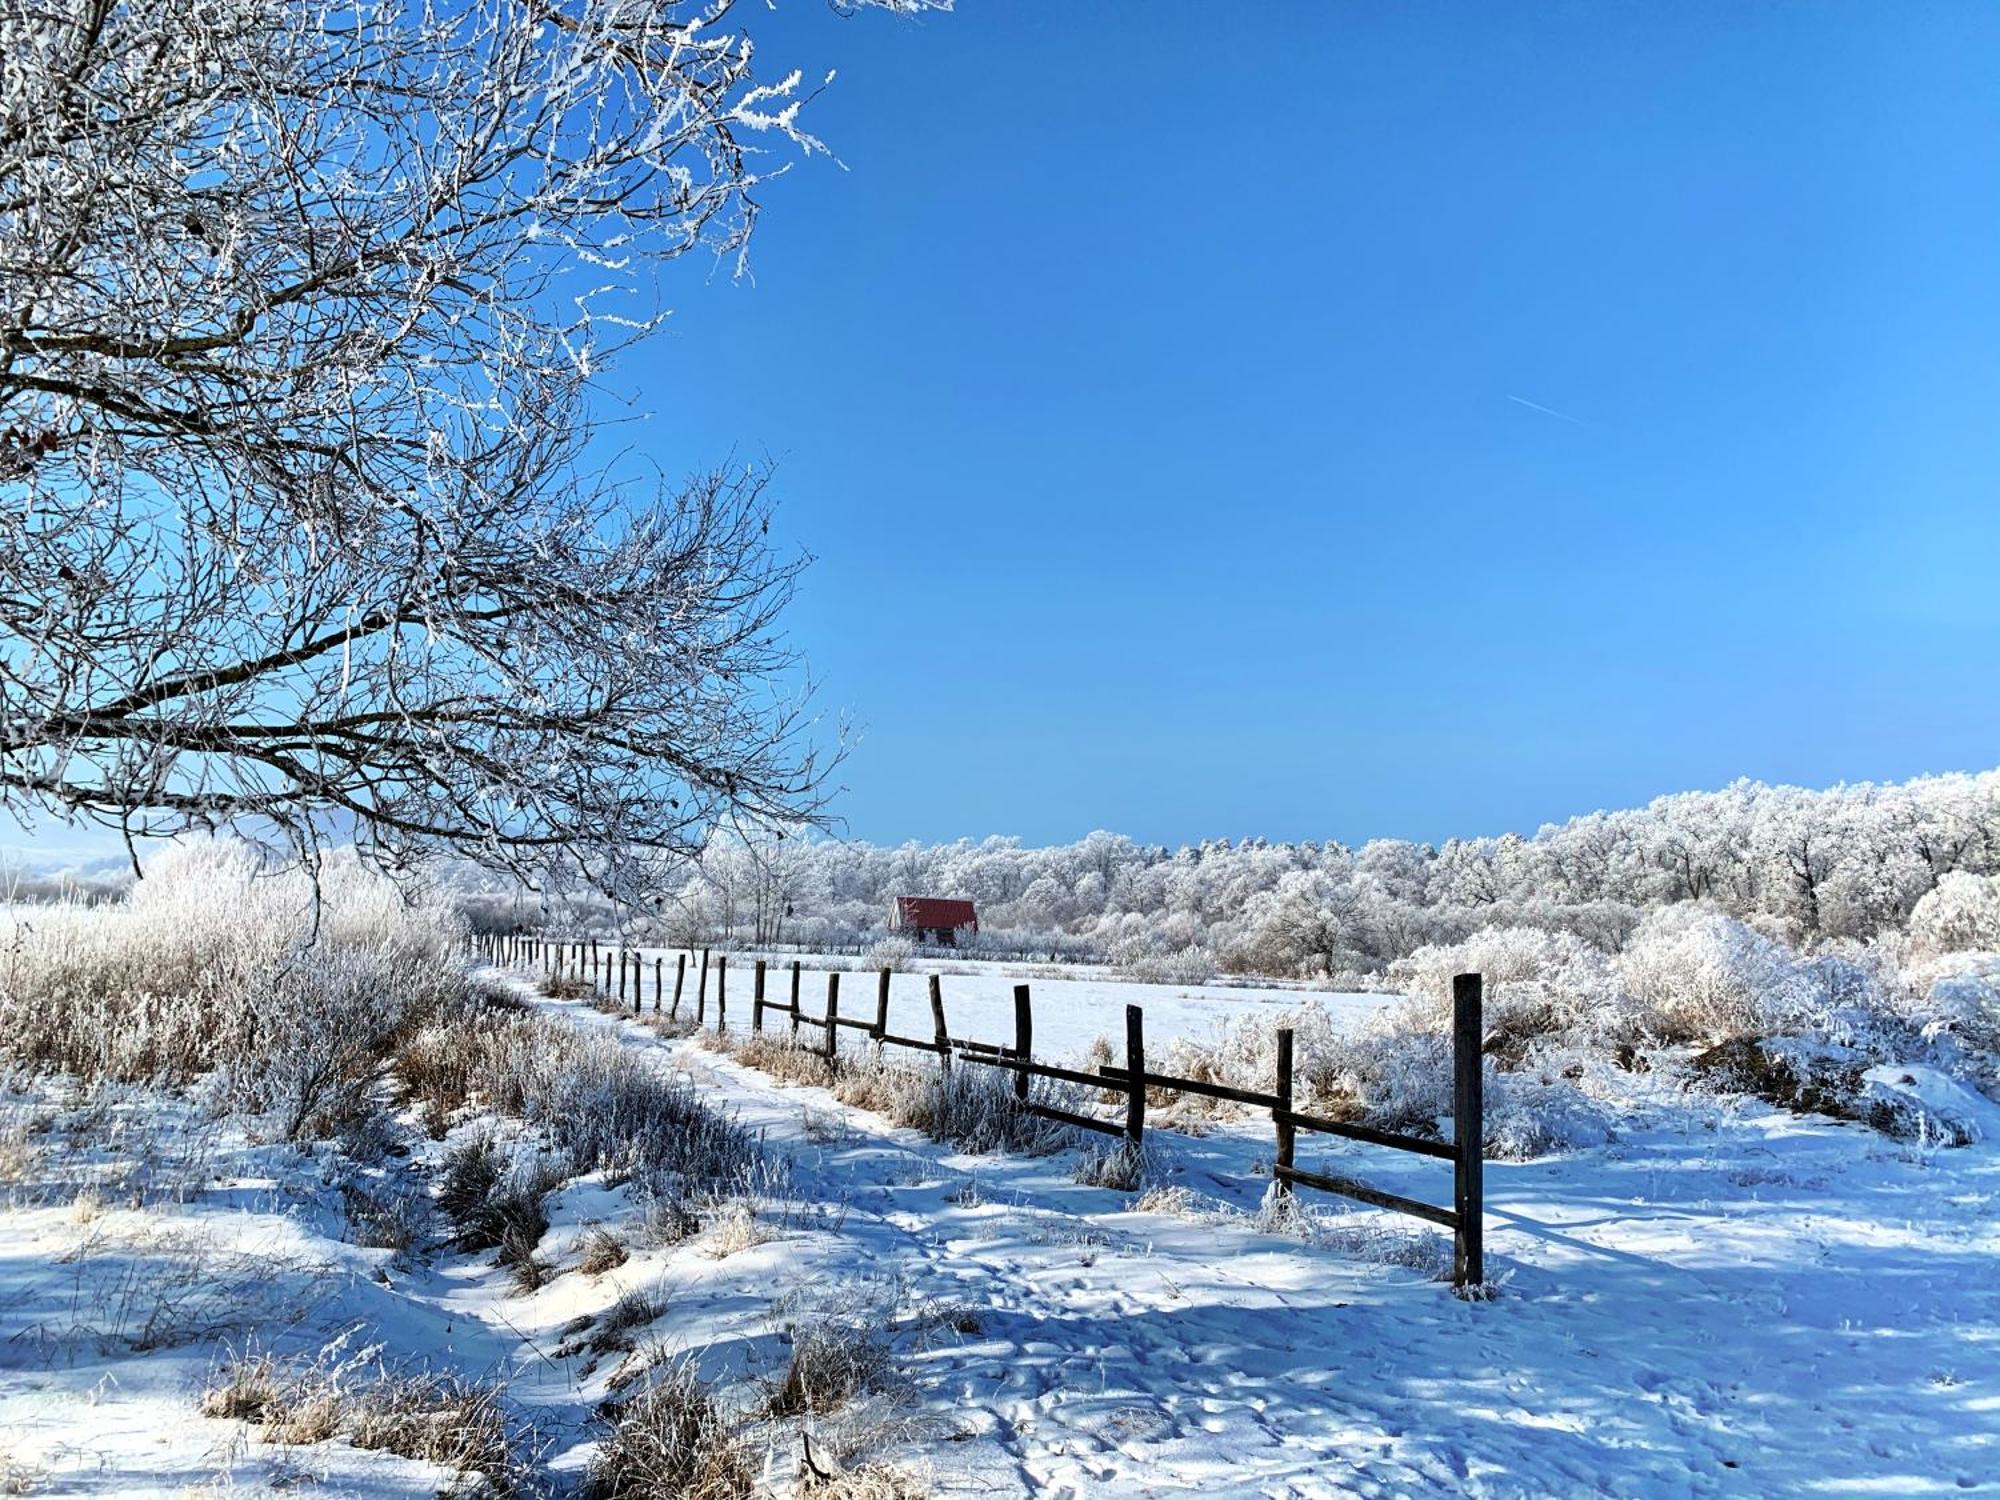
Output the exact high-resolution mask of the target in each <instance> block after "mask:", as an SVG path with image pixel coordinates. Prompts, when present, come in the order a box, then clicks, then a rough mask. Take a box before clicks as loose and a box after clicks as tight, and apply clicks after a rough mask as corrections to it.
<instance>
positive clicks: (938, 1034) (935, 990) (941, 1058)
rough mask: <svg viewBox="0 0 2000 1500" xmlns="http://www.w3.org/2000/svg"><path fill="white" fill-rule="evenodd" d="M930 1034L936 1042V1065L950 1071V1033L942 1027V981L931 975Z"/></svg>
mask: <svg viewBox="0 0 2000 1500" xmlns="http://www.w3.org/2000/svg"><path fill="white" fill-rule="evenodd" d="M930 992H931V1036H932V1037H933V1038H934V1039H935V1040H936V1043H937V1054H938V1066H939V1067H940V1068H942V1069H944V1071H945V1072H947V1073H949V1072H950V1071H951V1033H950V1032H948V1031H946V1030H945V1029H944V983H943V981H941V980H940V979H939V978H938V977H937V975H935V974H933V975H931V982H930Z"/></svg>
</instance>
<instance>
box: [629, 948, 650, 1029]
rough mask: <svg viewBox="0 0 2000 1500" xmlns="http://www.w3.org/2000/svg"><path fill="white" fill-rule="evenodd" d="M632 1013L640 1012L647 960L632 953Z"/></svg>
mask: <svg viewBox="0 0 2000 1500" xmlns="http://www.w3.org/2000/svg"><path fill="white" fill-rule="evenodd" d="M631 968H632V1014H633V1015H635V1016H636V1015H638V1014H639V992H640V991H641V990H643V989H645V987H646V960H645V959H643V958H641V957H640V956H639V955H638V954H636V953H635V954H633V955H632V965H631Z"/></svg>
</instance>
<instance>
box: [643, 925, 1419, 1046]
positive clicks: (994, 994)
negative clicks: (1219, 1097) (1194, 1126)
mask: <svg viewBox="0 0 2000 1500" xmlns="http://www.w3.org/2000/svg"><path fill="white" fill-rule="evenodd" d="M633 951H635V952H637V953H639V954H640V955H641V956H642V958H643V959H644V962H645V971H644V976H643V978H644V987H643V992H642V1001H643V1003H644V1004H645V1005H646V1007H647V1008H648V1009H650V1008H651V1006H652V1004H653V993H654V990H653V986H654V975H655V973H656V972H658V973H659V974H661V975H663V976H664V979H665V983H666V992H667V1003H668V1004H669V1005H671V1004H672V1002H673V993H674V965H675V959H676V956H677V955H679V954H683V953H686V952H687V950H684V949H674V948H640V949H635V950H633ZM719 956H720V955H711V957H710V959H709V966H710V967H709V998H710V1002H711V1004H712V1003H713V1001H714V995H715V984H716V968H715V960H716V958H717V957H719ZM687 957H688V973H687V980H686V984H685V988H684V992H683V995H682V999H681V1007H682V1010H683V1012H684V1013H685V1012H686V1010H687V1008H688V1007H689V1006H691V1005H693V1003H694V999H695V991H696V988H697V986H698V982H699V975H700V971H701V953H700V951H699V950H696V951H694V952H693V953H689V954H687ZM792 958H793V956H792V955H785V956H782V957H772V958H770V959H768V960H767V962H768V963H769V964H770V972H769V975H768V977H767V978H766V980H765V993H766V995H767V997H768V998H770V999H772V1000H777V1001H779V1002H783V1001H785V1000H786V999H788V998H789V996H790V994H791V964H792ZM655 960H660V961H661V963H660V968H659V969H658V970H657V971H656V970H655V968H654V962H655ZM756 960H757V955H756V954H731V955H730V957H729V974H728V1005H729V1015H730V1017H731V1020H732V1024H737V1025H742V1026H748V1025H749V1024H750V996H751V992H752V984H753V974H754V970H755V965H756ZM798 961H799V1005H800V1008H801V1009H802V1010H803V1011H805V1013H806V1014H808V1015H814V1016H818V1015H824V1014H825V1013H826V984H827V976H828V974H830V973H836V972H837V973H839V974H840V1013H841V1014H842V1015H843V1016H850V1017H859V1018H862V1019H872V1018H873V1017H874V1014H875V988H876V984H877V982H878V981H877V977H876V975H877V971H876V970H875V969H871V968H869V967H868V961H867V960H866V959H833V960H829V959H827V958H825V957H823V956H819V957H816V956H814V955H812V954H804V955H798ZM931 972H936V973H938V975H939V985H940V988H941V989H942V991H943V995H944V1013H945V1021H946V1024H947V1025H948V1027H949V1028H950V1031H951V1034H952V1035H953V1036H955V1037H970V1038H972V1039H973V1040H975V1041H986V1042H995V1043H1000V1042H1005V1043H1012V1041H1013V1039H1014V987H1015V986H1016V985H1019V984H1025V985H1027V986H1028V989H1029V992H1030V995H1031V998H1032V1001H1033V1006H1034V1017H1035V1055H1036V1056H1037V1057H1040V1058H1043V1059H1045V1060H1047V1061H1050V1062H1062V1061H1065V1060H1073V1059H1076V1058H1079V1057H1081V1056H1082V1055H1083V1052H1084V1050H1085V1049H1086V1048H1087V1047H1089V1046H1090V1044H1091V1042H1092V1041H1093V1040H1095V1039H1096V1038H1098V1037H1110V1038H1112V1039H1114V1040H1115V1041H1116V1042H1117V1043H1118V1045H1119V1046H1120V1047H1121V1048H1122V1046H1123V1038H1124V1035H1125V1007H1126V1006H1128V1005H1137V1006H1139V1007H1141V1008H1142V1009H1143V1010H1144V1011H1145V1013H1146V1040H1147V1043H1148V1044H1149V1045H1151V1044H1153V1043H1160V1044H1165V1043H1167V1042H1170V1041H1172V1040H1174V1039H1175V1038H1177V1037H1185V1038H1187V1039H1189V1040H1204V1039H1207V1038H1208V1037H1210V1036H1211V1035H1212V1034H1213V1033H1214V1032H1215V1031H1216V1030H1217V1029H1218V1028H1219V1027H1221V1026H1224V1025H1227V1024H1229V1023H1230V1022H1232V1021H1234V1020H1236V1019H1238V1018H1239V1017H1243V1016H1247V1015H1257V1014H1262V1015H1275V1014H1276V1013H1278V1012H1280V1011H1284V1010H1290V1009H1292V1008H1294V1007H1296V1006H1298V1005H1300V1004H1301V1003H1303V1002H1305V1001H1308V1000H1311V1001H1317V1002H1318V1003H1320V1004H1322V1005H1324V1006H1325V1007H1326V1008H1327V1009H1328V1010H1329V1011H1330V1012H1332V1013H1333V1014H1334V1015H1335V1016H1337V1017H1341V1018H1345V1019H1349V1020H1359V1019H1360V1018H1361V1017H1363V1016H1366V1015H1370V1014H1372V1013H1373V1012H1375V1011H1377V1010H1379V1009H1381V1007H1382V1006H1383V1005H1385V1004H1386V1003H1388V1002H1390V1001H1392V1000H1393V999H1394V998H1395V997H1394V996H1392V995H1383V994H1355V993H1343V992H1335V991H1329V990H1314V989H1308V988H1306V987H1304V986H1301V985H1291V986H1282V987H1281V986H1255V985H1240V984H1226V985H1225V984H1197V985H1179V984H1141V983H1137V982H1135V981H1131V980H1123V979H1116V978H1112V977H1110V976H1109V974H1108V971H1102V970H1098V971H1089V972H1085V973H1082V974H1077V973H1075V972H1073V971H1072V972H1064V971H1061V970H1055V969H1051V968H1048V967H1046V966H1042V967H1037V966H1033V965H1021V964H1011V963H997V962H977V961H953V960H950V959H945V960H941V961H938V962H936V963H930V962H920V963H919V964H918V965H917V966H916V967H914V968H913V969H912V970H911V971H910V972H908V973H895V974H891V975H890V976H889V1030H890V1031H892V1032H894V1033H895V1034H896V1035H898V1036H908V1037H929V1036H930V1035H931V1006H930V991H929V984H930V980H929V978H928V975H929V974H930V973H931ZM768 1019H769V1018H767V1020H768Z"/></svg>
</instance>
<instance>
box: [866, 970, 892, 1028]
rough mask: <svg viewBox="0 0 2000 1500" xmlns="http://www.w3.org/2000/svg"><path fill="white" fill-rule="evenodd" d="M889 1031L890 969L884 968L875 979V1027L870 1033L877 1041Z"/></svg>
mask: <svg viewBox="0 0 2000 1500" xmlns="http://www.w3.org/2000/svg"><path fill="white" fill-rule="evenodd" d="M888 1032H889V971H888V970H887V969H884V970H883V971H882V972H881V973H880V974H879V975H877V976H876V980H875V1027H874V1030H873V1031H872V1032H871V1033H870V1035H872V1036H873V1037H874V1038H875V1040H876V1041H878V1042H879V1041H881V1040H882V1038H883V1037H884V1036H886V1035H888Z"/></svg>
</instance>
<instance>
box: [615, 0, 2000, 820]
mask: <svg viewBox="0 0 2000 1500" xmlns="http://www.w3.org/2000/svg"><path fill="white" fill-rule="evenodd" d="M742 14H744V15H745V16H747V17H749V18H750V20H751V21H752V22H753V23H754V24H755V25H756V26H757V27H758V28H759V31H760V35H761V38H762V47H763V50H764V53H765V55H766V57H767V58H769V59H771V60H772V61H782V62H784V63H787V64H790V63H793V62H796V63H798V64H799V65H801V66H804V67H806V68H807V69H808V71H809V72H810V71H814V70H817V69H821V68H824V67H828V66H833V67H837V68H838V70H839V77H838V79H837V80H836V82H835V84H834V85H833V87H832V88H831V89H830V90H829V91H828V92H827V93H826V94H825V95H824V96H823V97H822V98H821V99H820V100H818V101H817V103H816V104H815V105H814V107H813V113H812V120H813V123H814V125H815V126H816V128H817V129H818V130H819V131H820V132H821V133H822V134H823V135H824V136H825V138H826V139H827V140H828V141H829V143H830V144H831V145H832V146H833V147H834V148H835V150H836V151H837V152H838V154H839V156H840V158H841V162H842V165H841V166H834V165H832V164H829V163H828V162H826V161H824V160H821V161H818V162H815V163H813V164H811V165H809V166H807V167H804V168H801V169H800V170H798V171H796V172H794V173H793V174H791V175H790V176H789V177H788V178H787V179H786V180H784V181H782V182H780V183H777V184H775V185H773V186H772V187H771V188H770V189H769V191H768V192H767V194H766V200H767V205H768V212H767V215H766V217H765V220H764V222H763V225H762V227H761V229H760V231H759V240H758V243H757V245H756V247H755V251H754V257H753V263H754V273H755V279H754V283H748V284H732V283H731V282H729V281H728V280H727V279H726V278H724V277H721V276H716V277H713V278H708V279H704V274H703V273H704V272H705V269H706V268H694V269H690V268H689V267H688V266H687V265H686V264H685V263H684V264H683V265H681V266H679V267H676V268H674V270H673V271H672V272H671V273H670V274H669V276H668V277H667V278H666V280H665V283H664V284H663V288H662V296H663V298H664V299H665V300H666V301H667V302H669V303H670V304H671V305H672V306H673V307H674V309H675V312H674V316H673V318H672V320H671V325H670V328H669V330H668V331H667V332H666V333H665V334H664V335H663V336H661V337H660V338H659V339H657V340H656V341H654V342H653V343H652V344H651V345H649V346H648V347H647V348H646V349H644V350H643V351H641V352H639V353H637V354H635V355H634V356H632V357H631V358H630V359H629V360H628V362H627V363H626V364H625V365H624V366H622V367H621V370H620V371H619V379H620V380H621V381H622V382H624V383H626V384H628V385H630V386H631V387H633V388H634V389H636V390H637V391H638V392H639V395H638V397H637V401H638V406H639V409H641V410H643V411H646V412H648V413H649V414H650V417H649V420H648V421H647V423H646V424H645V425H644V426H642V427H640V428H638V429H637V430H636V431H634V430H631V429H628V433H627V435H628V436H629V437H631V438H632V439H633V440H634V441H635V442H636V443H637V444H638V445H639V446H640V447H641V448H643V449H644V450H645V451H646V452H647V453H648V454H649V455H650V456H652V457H653V458H655V459H657V460H658V461H660V462H662V463H663V464H665V465H666V466H668V467H669V468H670V469H677V468H687V467H693V466H696V465H698V464H701V463H704V462H707V461H710V460H712V459H714V458H715V457H716V456H717V455H719V454H724V453H727V452H729V451H731V450H735V451H737V452H739V453H743V454H756V455H765V454H768V455H770V456H772V457H774V458H776V459H777V460H778V461H779V463H780V466H781V473H780V489H781V492H782V495H783V499H784V506H785V508H784V511H783V513H782V517H781V521H782V527H783V529H784V531H785V532H786V533H787V535H788V537H790V538H793V539H795V540H796V541H797V542H798V543H800V544H802V545H804V546H805V547H807V548H809V549H810V550H811V551H812V552H813V553H815V554H816V555H817V557H818V559H819V560H818V563H817V564H816V566H815V567H814V568H813V570H812V572H811V574H810V576H809V578H808V580H807V582H806V584H805V588H804V592H803V595H802V597H801V599H800V601H799V604H798V607H797V610H796V613H795V615H794V617H793V622H792V624H793V629H794V632H795V635H796V638H797V640H798V641H799V643H800V644H801V645H802V646H803V647H804V648H805V649H806V651H807V652H808V653H809V655H810V657H811V660H812V663H813V667H814V669H815V671H816V673H817V674H818V676H819V677H820V679H821V681H822V683H823V688H822V702H823V704H824V706H825V707H826V708H827V709H828V710H829V711H837V710H843V709H844V710H848V711H850V712H852V714H853V715H854V716H855V717H856V718H857V719H858V720H859V721H860V723H861V725H862V727H863V729H864V734H863V736H862V738H861V740H860V742H859V744H858V745H857V747H856V748H855V750H854V753H853V755H852V757H851V759H850V760H849V762H848V764H847V765H846V766H845V767H844V769H843V774H842V780H843V782H844V783H845V786H846V788H847V790H846V793H845V795H844V796H843V797H842V798H841V800H840V803H839V810H840V811H842V812H843V813H844V814H845V816H846V818H847V820H848V831H849V832H850V833H852V834H853V835H855V836H858V837H864V838H870V839H878V840H896V839H901V838H904V837H919V838H944V837H952V836H957V835H960V834H972V835H979V834H985V833H989V832H1002V833H1013V834H1019V835H1022V836H1024V837H1026V838H1028V839H1030V840H1031V841H1043V840H1052V839H1062V838H1069V837H1073V836H1076V835H1079V834H1081V833H1083V832H1085V831H1087V830H1089V829H1091V828H1094V827H1110V828H1115V829H1120V830H1123V831H1127V832H1130V833H1132V834H1133V835H1135V836H1137V837H1140V838H1143V839H1148V840H1161V841H1166V842H1169V843H1172V842H1176V841H1180V840H1183V839H1192V838H1199V837H1203V836H1213V835H1230V836H1243V835H1250V834H1261V835H1264V836H1267V837H1272V838H1281V837H1316V838H1317V837H1340V838H1347V839H1361V838H1366V837H1370V836H1374V835H1378V834H1383V835H1399V836H1408V837H1417V838H1441V837H1443V836H1446V835H1448V834H1452V833H1478V832H1498V831H1501V830H1504V829H1508V828H1520V829H1531V828H1532V827H1534V826H1535V825H1536V824H1538V823H1540V822H1542V821H1544V820H1547V819H1553V818H1560V817H1563V816H1566V815H1569V814H1572V813H1576V812H1582V811H1588V810H1589V809H1591V808H1595V807H1599V806H1606V805H1624V804H1631V803H1635V802H1642V801H1644V800H1646V799H1647V798H1649V797H1651V796H1653V795H1656V794H1658V793H1662V792H1667V791H1673V790H1680V789H1684V788H1689V787H1696V786H1708V785H1716V784H1720V783H1723V782H1726V781H1728V780H1730V779H1732V778H1734V777H1737V776H1742V775H1747V776H1754V777H1761V778H1764V779H1769V780H1789V781H1798V782H1803V783H1809V784H1820V783H1830V782H1833V781H1837V780H1843V779H1848V780H1853V779H1881V778H1901V777H1905V776H1908V775H1911V774H1915V773H1919V772H1924V771H1928V770H1941V769H1954V768H1971V767H1979V766H1987V765H1991V764H1994V763H1995V762H1996V760H2000V751H1996V746H2000V693H1996V692H1995V688H1996V686H2000V683H1996V675H2000V673H1997V672H1996V662H2000V653H1996V649H1995V648H1996V645H2000V576H1996V569H1995V566H1994V565H1995V562H1996V560H2000V507H1996V504H1995V498H1996V497H1995V480H1996V477H2000V425H1996V415H2000V292H1996V286H2000V88H1996V87H1995V85H1994V83H1993V81H1992V80H1993V77H1994V63H1995V62H1996V60H2000V7H1993V6H1990V5H1983V4H1964V5H1951V4H1939V5H1889V4H1880V5H1868V6H1861V5H1855V6H1842V5H1815V6H1779V5H1745V4H1681V5H1673V6H1659V5H1636V4H1635V5H1626V4H1611V3H1606V4H1573V5H1540V6H1513V5H1509V6H1490V5H1483V4H1460V5H1445V4H1421V3H1418V4H1404V5H1393V6H1375V5H1322V4H1313V5H1307V4H1273V5H1258V6H1243V7H1226V8H1220V7H1215V6H1194V5H1183V4H1179V3H1165V0H1163V3H1159V4H1149V5H1144V6H1140V5H1121V4H1109V3H1088V0H1075V3H1071V4H1067V5H1063V6H1060V7H1058V6H1049V5H1026V4H1007V5H1003V4H998V3H992V0H963V3H962V4H961V6H960V8H959V9H958V11H957V12H956V13H954V14H950V15H942V16H936V17H933V18H930V19H927V20H925V21H923V22H921V23H915V24H912V23H905V22H898V21H895V20H893V19H888V18H884V17H881V16H878V15H862V16H859V17H856V18H852V19H846V18H842V17H840V16H838V15H835V14H833V13H832V12H831V11H829V10H828V9H827V8H825V7H823V6H820V5H818V4H812V3H804V4H790V5H781V6H780V8H779V9H778V11H777V12H776V13H775V14H772V15H768V16H767V15H766V14H765V13H764V12H763V11H761V10H757V11H754V12H753V11H751V10H749V9H747V8H746V10H745V11H744V12H742ZM1544 408H1545V410H1544Z"/></svg>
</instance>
